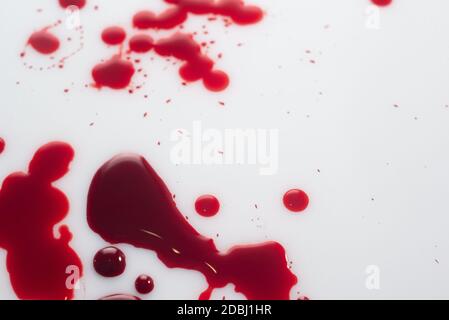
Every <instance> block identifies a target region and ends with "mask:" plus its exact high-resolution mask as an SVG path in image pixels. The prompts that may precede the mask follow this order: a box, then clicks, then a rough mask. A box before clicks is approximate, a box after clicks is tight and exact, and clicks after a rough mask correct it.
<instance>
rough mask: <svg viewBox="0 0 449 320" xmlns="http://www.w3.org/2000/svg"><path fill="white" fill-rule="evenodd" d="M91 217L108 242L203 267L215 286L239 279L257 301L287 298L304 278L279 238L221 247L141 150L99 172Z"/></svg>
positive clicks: (169, 262) (176, 264)
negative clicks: (194, 222)
mask: <svg viewBox="0 0 449 320" xmlns="http://www.w3.org/2000/svg"><path fill="white" fill-rule="evenodd" d="M87 221H88V224H89V226H90V228H91V229H92V230H93V231H94V232H96V233H98V234H99V235H100V236H101V237H102V238H103V239H104V240H105V241H107V242H109V243H112V244H117V243H126V244H130V245H133V246H135V247H137V248H142V249H147V250H152V251H155V252H156V254H157V257H158V258H159V259H160V260H161V261H162V262H163V263H164V264H165V265H166V266H167V267H169V268H183V269H188V270H195V271H198V272H201V273H202V274H203V275H204V276H205V278H206V280H207V282H208V284H209V288H208V289H207V290H206V291H205V292H204V294H202V295H201V296H200V297H201V298H204V299H206V298H209V297H210V294H211V293H212V291H213V290H214V289H215V288H223V287H225V286H226V285H227V284H234V285H235V290H236V291H237V292H239V293H242V294H243V295H245V296H246V297H247V298H248V299H251V300H273V299H274V300H283V299H285V300H287V299H289V298H290V290H291V289H292V287H293V286H294V285H295V284H296V283H297V281H298V279H297V278H296V276H295V275H294V274H293V273H292V272H291V270H290V268H289V265H288V262H287V258H286V253H285V250H284V248H283V247H282V246H281V245H280V244H279V243H277V242H273V241H270V242H266V243H261V244H255V245H245V246H235V247H234V248H232V249H231V250H229V251H227V252H219V251H218V250H217V248H216V246H215V244H214V241H213V240H212V239H209V238H207V237H205V236H203V235H201V234H199V233H198V232H197V231H196V230H195V229H194V228H193V227H192V226H191V225H190V224H189V222H188V221H187V220H186V219H185V216H184V215H183V214H182V213H181V212H180V211H179V210H178V208H177V207H176V204H175V202H174V200H173V196H172V194H171V193H170V191H169V190H168V188H167V186H166V185H165V183H164V182H163V181H162V179H161V178H160V177H159V176H158V175H157V173H156V171H154V169H153V168H152V167H151V166H150V164H149V163H148V162H147V161H146V160H145V159H144V158H143V157H140V156H138V155H133V154H125V155H119V156H117V157H115V158H113V159H112V160H110V161H108V162H107V163H105V164H104V165H103V166H102V167H101V168H100V169H99V170H98V171H97V173H96V174H95V177H94V178H93V180H92V183H91V185H90V189H89V193H88V203H87Z"/></svg>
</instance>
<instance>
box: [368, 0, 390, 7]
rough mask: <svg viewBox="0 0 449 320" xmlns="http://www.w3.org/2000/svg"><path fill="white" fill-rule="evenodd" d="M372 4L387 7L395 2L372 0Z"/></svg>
mask: <svg viewBox="0 0 449 320" xmlns="http://www.w3.org/2000/svg"><path fill="white" fill-rule="evenodd" d="M371 2H372V3H374V4H375V5H377V6H380V7H385V6H388V5H389V4H391V3H392V2H393V0H371Z"/></svg>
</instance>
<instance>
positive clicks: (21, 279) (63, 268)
mask: <svg viewBox="0 0 449 320" xmlns="http://www.w3.org/2000/svg"><path fill="white" fill-rule="evenodd" d="M73 157H74V151H73V149H72V148H71V147H70V146H69V145H68V144H65V143H62V142H53V143H50V144H47V145H44V146H43V147H41V148H40V149H39V150H38V151H37V152H36V153H35V155H34V157H33V159H32V160H31V162H30V165H29V169H28V173H23V172H17V173H13V174H11V175H9V176H8V177H7V178H6V179H5V180H4V182H3V185H2V188H1V190H0V248H3V249H5V250H6V251H7V256H6V267H7V270H8V272H9V276H10V279H11V284H12V287H13V289H14V291H15V293H16V294H17V296H18V298H20V299H27V300H30V299H31V300H44V299H45V300H67V299H72V298H73V296H74V288H75V284H76V283H75V282H76V280H78V279H79V278H80V277H81V276H82V273H83V267H82V264H81V261H80V258H79V257H78V255H77V254H76V253H75V251H74V250H73V249H72V248H71V247H70V246H69V243H70V241H71V240H72V235H71V233H70V231H69V228H68V227H67V226H66V225H62V226H60V227H59V228H58V233H59V234H60V235H59V237H56V236H55V235H54V230H53V229H54V227H55V225H57V224H58V223H60V222H61V221H62V220H64V218H65V217H66V216H67V213H68V211H69V202H68V200H67V197H66V196H65V195H64V193H62V191H60V190H59V189H57V188H55V187H54V186H53V183H54V182H56V181H57V180H59V179H60V178H62V177H63V176H64V175H65V174H66V173H67V172H68V170H69V164H70V162H71V161H72V159H73ZM71 276H72V279H70V277H71Z"/></svg>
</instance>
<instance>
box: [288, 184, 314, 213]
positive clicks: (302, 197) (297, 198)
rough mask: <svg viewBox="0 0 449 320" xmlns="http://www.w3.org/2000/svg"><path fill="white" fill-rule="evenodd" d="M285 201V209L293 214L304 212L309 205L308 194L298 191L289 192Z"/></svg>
mask: <svg viewBox="0 0 449 320" xmlns="http://www.w3.org/2000/svg"><path fill="white" fill-rule="evenodd" d="M283 201H284V205H285V207H286V208H287V209H288V210H290V211H292V212H301V211H304V210H305V209H306V208H307V206H308V205H309V197H308V196H307V194H306V193H305V192H304V191H302V190H298V189H293V190H290V191H288V192H287V193H286V194H285V195H284V199H283Z"/></svg>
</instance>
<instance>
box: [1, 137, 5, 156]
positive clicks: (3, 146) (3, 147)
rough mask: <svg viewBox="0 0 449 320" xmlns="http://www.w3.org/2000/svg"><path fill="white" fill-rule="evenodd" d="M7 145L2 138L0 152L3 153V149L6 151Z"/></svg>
mask: <svg viewBox="0 0 449 320" xmlns="http://www.w3.org/2000/svg"><path fill="white" fill-rule="evenodd" d="M5 146H6V143H5V140H3V139H2V138H0V154H2V153H3V151H5Z"/></svg>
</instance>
